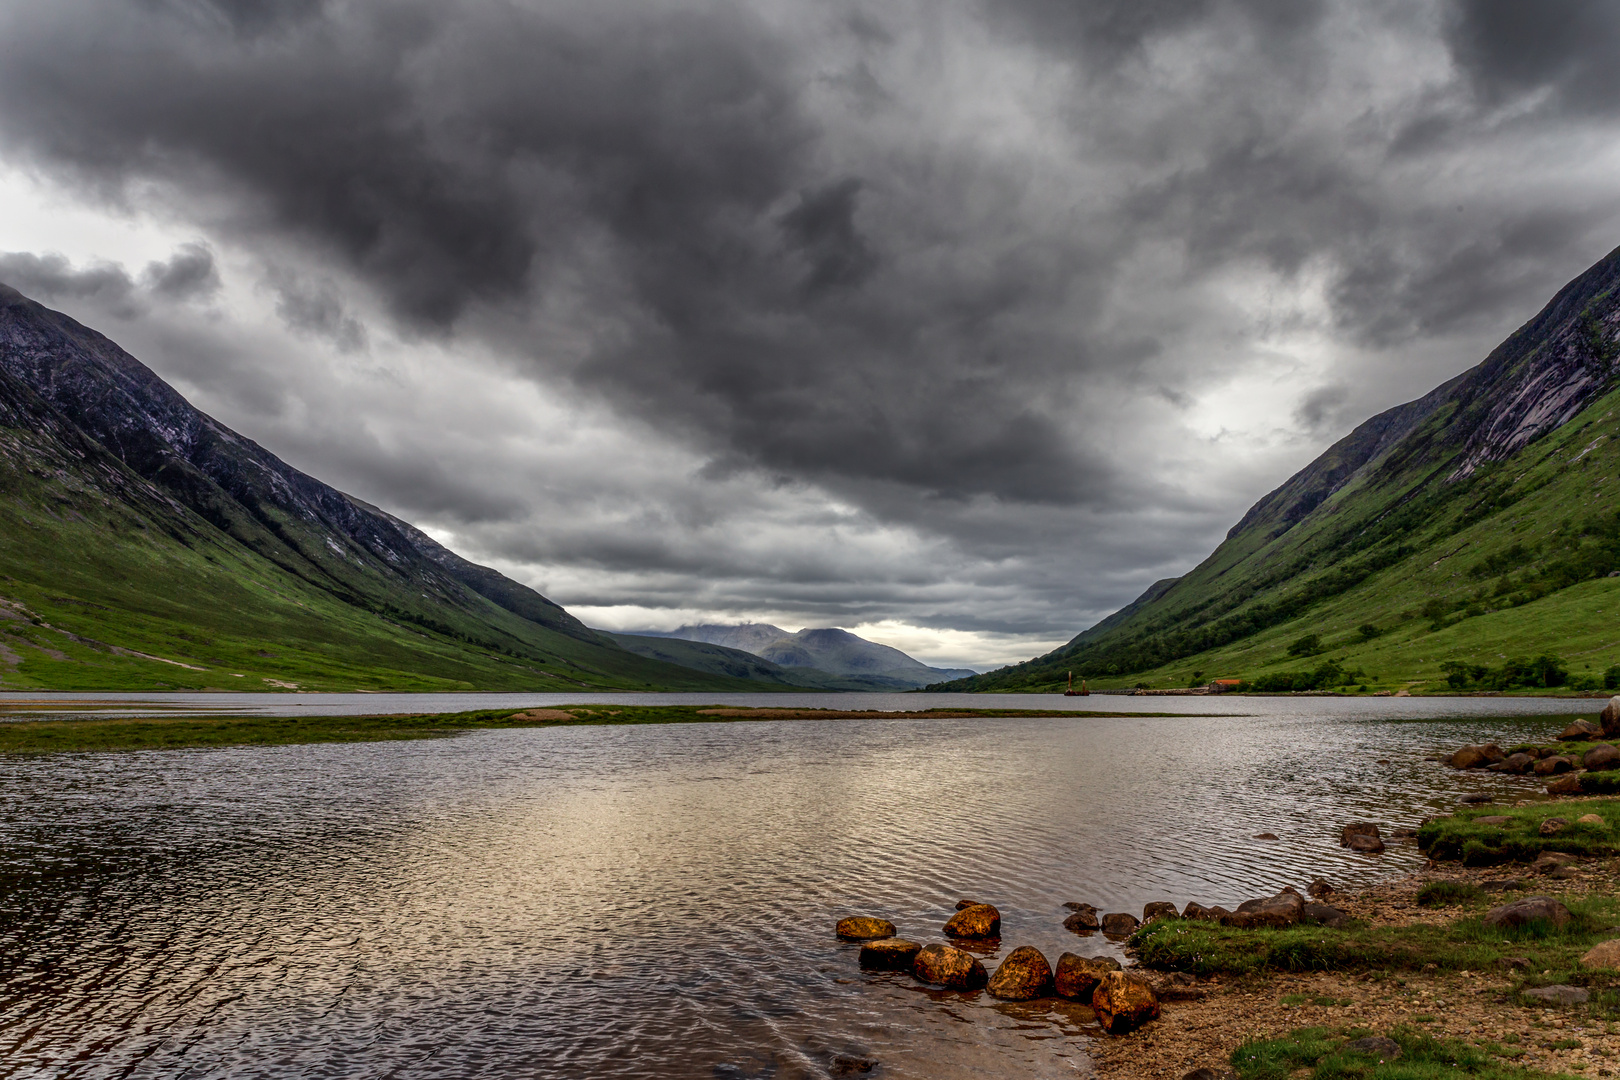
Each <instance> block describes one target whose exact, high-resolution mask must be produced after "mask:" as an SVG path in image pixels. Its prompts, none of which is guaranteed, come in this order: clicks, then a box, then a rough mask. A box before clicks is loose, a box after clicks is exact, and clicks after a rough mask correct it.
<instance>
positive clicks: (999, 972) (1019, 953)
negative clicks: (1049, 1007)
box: [985, 945, 1052, 1001]
mask: <svg viewBox="0 0 1620 1080" xmlns="http://www.w3.org/2000/svg"><path fill="white" fill-rule="evenodd" d="M985 989H986V990H988V991H989V993H990V996H991V997H998V998H1001V999H1002V1000H1004V1001H1034V1000H1035V999H1036V998H1040V997H1047V996H1049V995H1050V994H1051V993H1052V966H1051V965H1050V964H1048V963H1047V962H1046V957H1045V956H1043V955H1042V954H1041V950H1039V949H1037V948H1035V947H1034V946H1032V945H1021V946H1019V947H1018V948H1016V949H1014V950H1013V951H1012V952H1010V953H1008V954H1007V958H1006V959H1005V960H1003V961H1002V962H1001V965H1000V966H999V967H997V968H996V973H995V974H994V975H992V976H990V982H989V983H988V984H987V985H986V987H985Z"/></svg>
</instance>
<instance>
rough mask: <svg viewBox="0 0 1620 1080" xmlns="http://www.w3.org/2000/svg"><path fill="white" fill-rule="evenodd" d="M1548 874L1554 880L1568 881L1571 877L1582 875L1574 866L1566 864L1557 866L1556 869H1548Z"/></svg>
mask: <svg viewBox="0 0 1620 1080" xmlns="http://www.w3.org/2000/svg"><path fill="white" fill-rule="evenodd" d="M1547 876H1548V877H1550V878H1552V879H1553V880H1554V881H1568V880H1570V879H1571V878H1574V877H1579V876H1580V875H1579V874H1578V873H1577V872H1576V870H1575V868H1574V867H1573V866H1570V865H1568V864H1565V865H1563V866H1560V867H1557V868H1556V869H1553V870H1549V871H1547Z"/></svg>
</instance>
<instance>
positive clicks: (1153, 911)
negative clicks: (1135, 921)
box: [1142, 900, 1181, 923]
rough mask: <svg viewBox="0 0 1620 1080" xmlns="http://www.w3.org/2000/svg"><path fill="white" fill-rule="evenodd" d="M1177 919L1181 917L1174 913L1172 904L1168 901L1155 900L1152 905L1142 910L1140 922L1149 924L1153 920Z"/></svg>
mask: <svg viewBox="0 0 1620 1080" xmlns="http://www.w3.org/2000/svg"><path fill="white" fill-rule="evenodd" d="M1179 918H1181V916H1180V915H1178V914H1177V913H1176V905H1174V904H1172V903H1171V902H1170V901H1168V900H1155V901H1153V903H1151V904H1149V905H1148V906H1147V907H1145V908H1143V909H1142V921H1143V922H1145V923H1150V922H1152V921H1153V920H1154V919H1179Z"/></svg>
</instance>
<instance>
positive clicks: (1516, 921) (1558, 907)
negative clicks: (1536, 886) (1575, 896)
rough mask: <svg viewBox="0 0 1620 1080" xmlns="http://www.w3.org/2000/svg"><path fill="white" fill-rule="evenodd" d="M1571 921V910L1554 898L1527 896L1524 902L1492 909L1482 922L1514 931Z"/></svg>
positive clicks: (1520, 901)
mask: <svg viewBox="0 0 1620 1080" xmlns="http://www.w3.org/2000/svg"><path fill="white" fill-rule="evenodd" d="M1569 920H1570V914H1569V908H1567V907H1565V906H1564V905H1563V904H1560V903H1559V902H1558V901H1556V900H1554V899H1553V898H1552V897H1550V896H1527V897H1525V898H1524V899H1523V900H1515V901H1513V903H1511V904H1503V905H1502V906H1501V907H1495V908H1491V910H1489V911H1487V912H1486V913H1485V917H1484V918H1483V919H1481V920H1480V921H1481V922H1483V923H1484V924H1485V925H1486V926H1494V927H1499V928H1501V929H1504V930H1512V929H1516V928H1518V927H1521V926H1527V925H1529V924H1530V923H1534V922H1545V923H1547V924H1548V925H1550V926H1563V925H1564V924H1565V923H1567V922H1569Z"/></svg>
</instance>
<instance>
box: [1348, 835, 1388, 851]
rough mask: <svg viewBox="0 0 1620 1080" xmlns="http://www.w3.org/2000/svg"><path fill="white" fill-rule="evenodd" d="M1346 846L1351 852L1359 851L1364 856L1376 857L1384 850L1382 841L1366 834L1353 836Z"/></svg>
mask: <svg viewBox="0 0 1620 1080" xmlns="http://www.w3.org/2000/svg"><path fill="white" fill-rule="evenodd" d="M1345 846H1346V847H1348V848H1349V849H1350V850H1351V851H1358V852H1360V853H1361V854H1363V855H1376V854H1378V853H1379V852H1380V851H1383V850H1384V842H1383V841H1382V840H1380V839H1379V838H1378V837H1376V836H1368V835H1367V834H1366V833H1358V834H1357V835H1355V836H1352V837H1351V838H1350V841H1349V843H1347V844H1346V845H1345Z"/></svg>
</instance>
